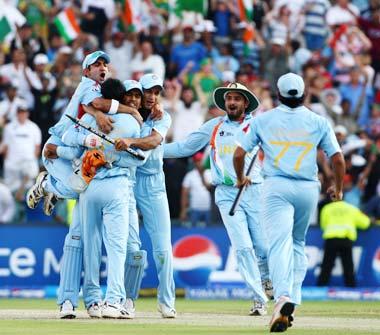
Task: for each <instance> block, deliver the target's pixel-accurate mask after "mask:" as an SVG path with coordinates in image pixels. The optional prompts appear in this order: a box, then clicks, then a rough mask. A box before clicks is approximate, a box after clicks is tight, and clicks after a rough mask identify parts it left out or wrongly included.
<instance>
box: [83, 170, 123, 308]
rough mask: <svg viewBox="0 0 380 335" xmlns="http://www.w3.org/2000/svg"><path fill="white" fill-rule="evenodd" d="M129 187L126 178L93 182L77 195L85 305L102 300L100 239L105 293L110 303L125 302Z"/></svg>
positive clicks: (106, 299) (94, 180)
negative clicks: (105, 284)
mask: <svg viewBox="0 0 380 335" xmlns="http://www.w3.org/2000/svg"><path fill="white" fill-rule="evenodd" d="M129 184H130V181H129V179H128V178H127V177H126V176H118V177H109V178H105V179H93V180H92V181H91V183H90V184H89V186H88V187H87V189H86V190H85V191H84V192H83V193H81V195H80V202H79V204H80V212H81V222H82V227H83V264H84V282H83V296H84V303H85V305H86V307H87V308H88V307H89V306H90V305H91V304H93V303H95V302H96V303H99V302H101V301H102V295H101V290H100V283H99V271H100V264H101V259H102V239H103V242H104V245H105V248H106V252H107V260H108V261H107V290H106V297H105V301H106V302H109V303H111V304H114V303H120V302H122V301H123V300H124V299H125V288H124V264H125V259H126V254H127V239H128V220H129V189H130V188H129Z"/></svg>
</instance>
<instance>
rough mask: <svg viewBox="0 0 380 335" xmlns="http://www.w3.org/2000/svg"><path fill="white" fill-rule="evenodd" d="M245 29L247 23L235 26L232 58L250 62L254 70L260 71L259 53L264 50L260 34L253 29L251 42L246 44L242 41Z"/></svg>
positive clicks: (241, 61)
mask: <svg viewBox="0 0 380 335" xmlns="http://www.w3.org/2000/svg"><path fill="white" fill-rule="evenodd" d="M246 27H247V23H245V22H240V23H239V24H237V26H236V30H235V31H234V33H233V37H232V42H231V44H232V48H233V56H234V57H235V58H236V59H237V60H238V61H239V62H240V63H244V62H245V61H249V62H252V63H253V64H254V67H255V70H256V71H259V69H260V60H261V57H260V56H261V55H260V53H261V51H262V50H263V49H264V48H265V45H266V44H265V42H264V40H263V38H262V36H261V34H260V32H259V31H258V30H256V29H254V34H253V40H252V41H250V43H249V44H247V43H246V42H245V41H244V33H245V29H246Z"/></svg>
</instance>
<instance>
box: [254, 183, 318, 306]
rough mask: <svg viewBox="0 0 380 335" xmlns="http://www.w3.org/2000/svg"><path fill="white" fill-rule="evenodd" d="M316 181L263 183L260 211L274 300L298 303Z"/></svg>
mask: <svg viewBox="0 0 380 335" xmlns="http://www.w3.org/2000/svg"><path fill="white" fill-rule="evenodd" d="M319 192H320V185H319V182H316V181H305V180H295V179H288V178H283V177H270V178H267V179H266V180H265V182H264V188H263V196H262V198H263V203H262V204H263V210H262V212H261V214H262V215H261V217H262V222H263V223H264V226H265V229H266V232H267V237H268V247H269V249H268V260H269V272H270V277H271V279H272V283H273V288H274V298H275V300H276V301H277V300H278V299H279V297H281V296H287V297H289V298H290V299H291V301H292V302H294V303H296V304H300V303H301V286H302V282H303V280H304V278H305V275H306V271H307V258H306V255H305V236H306V233H307V229H308V227H309V223H310V220H311V218H312V216H313V215H314V213H315V209H316V207H317V204H318V199H319Z"/></svg>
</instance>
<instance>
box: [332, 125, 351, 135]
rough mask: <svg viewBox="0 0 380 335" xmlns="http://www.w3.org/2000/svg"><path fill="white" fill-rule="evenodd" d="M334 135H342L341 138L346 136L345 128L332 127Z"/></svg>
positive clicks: (339, 126) (340, 126)
mask: <svg viewBox="0 0 380 335" xmlns="http://www.w3.org/2000/svg"><path fill="white" fill-rule="evenodd" d="M334 133H335V134H342V135H343V136H346V135H347V134H348V131H347V128H346V127H345V126H342V125H337V126H335V127H334Z"/></svg>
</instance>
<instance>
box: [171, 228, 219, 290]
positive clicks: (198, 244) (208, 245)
mask: <svg viewBox="0 0 380 335" xmlns="http://www.w3.org/2000/svg"><path fill="white" fill-rule="evenodd" d="M173 256H174V263H173V267H174V277H175V280H176V282H177V284H179V285H182V286H204V285H206V284H207V282H208V279H209V277H210V274H211V272H212V271H215V270H217V269H219V268H220V267H221V265H222V257H221V255H220V251H219V249H218V247H217V245H216V244H215V243H214V242H213V241H211V240H210V239H208V238H207V237H205V236H202V235H190V236H186V237H184V238H182V239H180V240H179V241H177V242H176V243H175V244H174V246H173Z"/></svg>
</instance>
